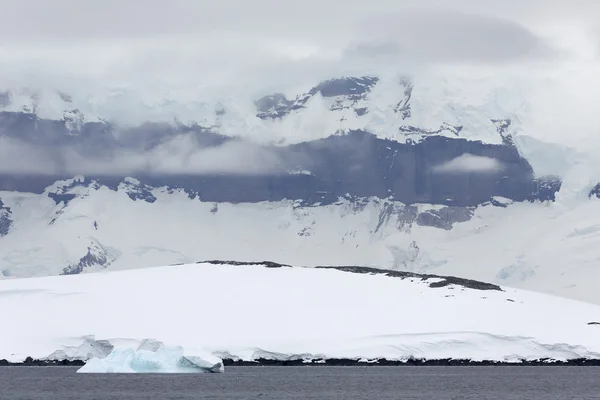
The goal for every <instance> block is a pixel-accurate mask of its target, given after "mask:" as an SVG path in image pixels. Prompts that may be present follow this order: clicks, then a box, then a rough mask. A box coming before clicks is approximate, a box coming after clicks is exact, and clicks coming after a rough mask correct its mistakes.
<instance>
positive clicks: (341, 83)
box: [254, 76, 379, 119]
mask: <svg viewBox="0 0 600 400" xmlns="http://www.w3.org/2000/svg"><path fill="white" fill-rule="evenodd" d="M377 82H379V78H377V77H374V76H361V77H348V78H336V79H330V80H327V81H324V82H321V83H319V84H318V85H317V86H315V87H313V88H312V89H310V90H309V91H308V92H307V93H304V94H301V95H298V96H296V99H295V100H288V99H287V98H286V97H285V95H283V94H282V93H275V94H272V95H269V96H264V97H261V98H260V99H258V100H257V101H256V102H255V103H254V105H255V106H256V110H257V114H256V116H257V117H258V118H261V119H277V118H283V117H284V116H286V115H288V114H289V113H291V112H292V111H294V110H299V109H301V108H304V106H305V105H306V103H307V102H308V101H309V100H310V99H311V98H312V97H313V96H314V95H316V94H317V93H321V96H323V97H339V99H337V100H336V102H335V103H334V104H333V105H332V106H331V110H332V111H335V110H341V109H344V108H350V107H353V106H354V105H356V103H358V102H359V101H360V100H365V99H366V98H367V95H368V94H369V93H370V92H371V89H372V88H373V86H375V85H376V84H377ZM353 108H354V107H353ZM354 111H355V112H356V114H357V115H358V116H361V115H364V114H366V113H367V112H368V110H367V108H366V107H357V108H354Z"/></svg>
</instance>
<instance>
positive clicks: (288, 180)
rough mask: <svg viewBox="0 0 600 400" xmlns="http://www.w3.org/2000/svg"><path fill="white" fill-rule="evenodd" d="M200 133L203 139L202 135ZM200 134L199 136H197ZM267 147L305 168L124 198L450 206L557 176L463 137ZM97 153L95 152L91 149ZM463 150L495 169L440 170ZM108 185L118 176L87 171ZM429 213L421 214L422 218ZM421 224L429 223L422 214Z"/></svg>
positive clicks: (210, 140) (511, 152)
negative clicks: (174, 195)
mask: <svg viewBox="0 0 600 400" xmlns="http://www.w3.org/2000/svg"><path fill="white" fill-rule="evenodd" d="M203 135H204V134H202V133H198V135H197V137H198V138H199V139H198V142H199V143H200V142H202V143H206V145H205V147H211V146H213V145H214V143H221V142H222V141H227V140H232V139H226V138H223V137H220V136H218V135H215V134H212V133H210V134H206V136H205V137H204V136H203ZM203 137H204V138H203ZM201 138H203V139H201ZM266 150H268V151H269V152H271V153H273V154H274V155H276V156H277V157H278V158H279V159H281V160H284V162H285V163H286V165H285V167H287V168H288V169H290V170H292V169H298V168H301V169H304V170H308V171H310V173H311V174H290V173H281V174H274V175H253V176H248V175H232V174H218V175H217V174H208V175H190V174H182V175H149V174H139V175H138V176H135V178H137V179H139V180H140V181H141V182H142V186H140V187H138V188H133V187H131V188H130V190H129V194H130V197H131V198H132V199H133V200H139V199H142V200H144V201H149V202H153V201H155V200H156V199H153V196H152V195H151V193H150V192H149V190H150V189H149V188H148V187H147V186H144V185H149V186H152V187H159V186H167V187H171V188H184V189H185V190H186V191H188V193H189V194H190V197H197V198H199V199H201V200H202V201H209V202H231V203H241V202H259V201H280V200H284V199H291V200H302V203H303V204H305V205H312V204H322V205H323V204H332V203H335V202H337V201H338V199H339V198H340V197H346V196H347V195H350V196H351V197H354V198H368V197H378V198H382V199H383V198H391V199H393V200H396V201H400V202H403V203H405V204H414V203H427V204H443V205H448V206H475V205H478V204H482V203H485V202H488V201H490V199H491V197H492V196H501V197H506V198H508V199H511V200H514V201H525V200H537V199H540V200H553V199H554V194H555V192H556V190H558V188H560V181H559V180H553V179H541V180H536V179H535V178H534V176H533V171H532V168H531V166H530V165H529V164H528V163H527V161H526V160H525V159H523V158H521V157H520V156H519V154H518V152H517V151H516V149H515V148H513V147H510V146H504V145H491V144H484V143H482V142H479V141H469V140H466V139H459V138H457V139H450V138H446V137H440V136H431V137H427V138H425V139H424V140H423V141H421V142H419V143H412V144H404V143H398V142H395V141H391V140H385V139H379V138H377V137H376V136H374V135H372V134H370V133H367V132H364V131H352V132H349V133H348V134H345V135H334V136H330V137H328V138H326V139H321V140H316V141H312V142H305V143H300V144H295V145H290V146H286V147H278V146H273V147H267V148H266ZM97 151H99V150H97ZM465 154H467V155H471V156H479V157H486V158H489V159H493V160H496V161H497V162H498V163H499V164H500V165H501V166H502V168H501V169H499V170H495V171H484V172H478V171H470V172H469V171H460V170H459V171H450V172H439V171H437V170H436V167H438V166H440V165H444V164H445V163H448V162H450V161H452V160H454V159H456V158H457V157H460V156H464V155H465ZM65 178H70V176H30V177H18V178H17V177H14V176H6V175H5V176H1V177H0V189H2V190H19V191H32V192H38V193H39V192H42V191H43V190H44V188H45V187H47V186H49V185H51V184H52V183H54V182H55V181H56V180H58V179H65ZM91 180H97V181H98V182H99V183H100V184H104V185H107V186H109V187H111V188H116V186H117V185H118V184H119V182H121V181H122V180H123V177H107V176H90V177H87V178H86V180H85V182H84V183H77V184H85V183H87V182H90V181H91ZM65 192H66V191H63V192H56V193H53V194H50V196H51V197H52V198H53V199H54V200H55V201H56V202H57V203H60V202H61V201H63V202H65V201H66V202H68V201H70V200H72V198H73V196H72V194H69V193H65ZM424 218H427V217H424ZM421 222H423V223H425V224H427V223H428V222H427V221H426V220H423V219H422V220H421Z"/></svg>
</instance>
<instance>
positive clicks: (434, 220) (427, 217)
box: [416, 207, 473, 231]
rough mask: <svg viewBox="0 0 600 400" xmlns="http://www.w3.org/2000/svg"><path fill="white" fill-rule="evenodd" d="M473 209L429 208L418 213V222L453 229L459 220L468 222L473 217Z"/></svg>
mask: <svg viewBox="0 0 600 400" xmlns="http://www.w3.org/2000/svg"><path fill="white" fill-rule="evenodd" d="M472 215H473V210H471V209H470V208H466V207H444V208H442V209H440V210H429V211H426V212H422V213H420V214H419V215H418V217H417V219H416V222H417V225H420V226H431V227H434V228H439V229H444V230H447V231H449V230H451V229H452V225H453V224H455V223H457V222H466V221H468V220H470V219H471V216H472Z"/></svg>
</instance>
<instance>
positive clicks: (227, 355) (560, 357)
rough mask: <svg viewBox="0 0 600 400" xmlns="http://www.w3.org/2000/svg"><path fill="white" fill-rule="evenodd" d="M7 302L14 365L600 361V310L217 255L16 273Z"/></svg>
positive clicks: (397, 276) (441, 283)
mask: <svg viewBox="0 0 600 400" xmlns="http://www.w3.org/2000/svg"><path fill="white" fill-rule="evenodd" d="M0 308H1V309H2V313H3V321H4V322H5V323H4V324H3V329H2V330H1V331H0V339H1V340H0V360H2V359H4V360H6V361H5V363H19V362H23V361H25V360H26V359H27V358H28V357H30V359H33V360H39V361H42V362H53V361H74V360H81V361H89V360H92V359H93V361H91V362H90V363H88V365H91V366H89V367H87V369H88V370H89V371H93V370H94V368H100V369H102V368H104V367H106V363H107V362H108V361H110V360H111V358H108V360H107V359H106V358H107V357H112V360H113V361H114V360H115V359H118V358H119V357H121V358H120V359H121V360H125V361H124V362H123V363H124V364H127V365H129V366H131V365H132V364H131V363H132V361H131V360H132V359H134V358H135V351H129V352H128V351H127V350H126V349H140V348H141V349H142V350H146V351H153V352H156V351H157V350H159V353H156V354H155V356H153V357H155V359H154V361H156V358H159V359H161V360H165V357H162V356H161V354H160V351H163V350H164V351H165V352H167V353H168V352H169V351H171V352H173V351H174V353H177V354H175V355H174V356H173V357H170V358H169V357H166V359H170V360H175V364H177V363H179V362H180V360H181V358H182V357H186V358H187V359H188V361H189V360H191V361H192V363H194V362H198V363H200V364H199V365H200V366H201V367H202V368H205V369H206V368H207V369H211V368H213V369H214V370H215V371H217V372H219V370H220V369H221V368H222V365H221V366H220V367H219V359H222V360H228V362H243V361H257V360H263V361H264V360H267V361H269V360H270V361H281V362H286V361H300V362H306V363H310V362H326V361H327V360H350V361H361V362H363V361H364V362H373V361H376V360H383V359H385V360H387V361H399V362H403V361H409V360H447V359H455V360H471V361H473V362H482V361H496V362H514V363H526V362H528V361H534V360H555V361H572V360H600V326H599V325H598V324H596V322H597V321H600V306H597V305H592V304H586V303H582V302H577V301H573V300H567V299H563V298H559V297H554V296H550V295H545V294H538V293H533V292H527V291H522V290H517V289H509V288H503V287H499V286H495V285H491V284H486V283H481V282H477V281H470V280H464V279H460V278H446V277H435V276H427V275H418V274H412V273H402V272H392V271H382V270H374V269H368V268H361V267H321V268H300V267H290V266H283V265H279V264H275V263H231V262H204V263H198V264H187V265H178V266H168V267H157V268H148V269H138V270H130V271H118V272H107V273H94V274H81V275H73V276H54V277H43V278H29V279H15V280H4V281H0ZM147 338H152V339H153V340H151V341H148V340H146V341H144V339H147ZM159 341H160V342H161V343H160V344H159V345H157V343H159ZM140 345H141V347H140ZM161 348H162V349H163V350H160V349H161ZM173 349H175V350H173ZM174 353H171V355H173V354H174ZM111 354H112V355H111ZM165 354H166V353H165ZM188 356H189V357H188ZM194 357H196V358H194ZM150 358H152V357H150ZM103 359H104V360H105V361H103ZM146 359H147V358H146ZM161 362H162V361H161ZM205 362H206V363H205ZM211 363H212V364H211ZM150 364H152V362H151V363H150ZM159 364H160V363H159ZM167 364H168V367H169V366H173V363H171V364H169V363H167ZM152 365H156V363H155V364H152ZM160 365H163V364H160ZM103 366H104V367H103ZM188 366H189V365H188ZM111 368H113V371H114V367H111ZM124 368H125V367H124ZM152 368H154V367H152ZM169 368H170V367H169ZM85 369H86V368H84V371H82V372H85ZM104 369H105V372H106V370H107V369H108V368H104ZM142 370H143V368H142ZM128 372H136V371H135V368H133V371H128ZM144 372H148V371H144Z"/></svg>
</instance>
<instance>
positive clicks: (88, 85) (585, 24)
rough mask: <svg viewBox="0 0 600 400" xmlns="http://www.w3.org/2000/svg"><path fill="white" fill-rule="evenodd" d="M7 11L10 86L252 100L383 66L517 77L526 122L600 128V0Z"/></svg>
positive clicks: (276, 1)
mask: <svg viewBox="0 0 600 400" xmlns="http://www.w3.org/2000/svg"><path fill="white" fill-rule="evenodd" d="M0 9H1V10H2V13H3V17H4V18H3V21H2V24H0V87H10V88H12V87H19V86H24V85H27V86H29V87H35V88H40V89H51V90H64V91H66V92H69V93H76V94H77V93H79V94H83V95H89V98H90V99H91V100H90V101H98V102H100V101H102V100H99V98H100V97H101V96H100V95H97V93H100V92H103V91H104V92H106V91H110V90H113V89H114V88H119V89H122V88H126V89H127V90H130V91H132V92H136V91H137V92H139V93H144V96H145V97H146V98H159V97H160V96H163V95H165V93H167V94H173V93H179V92H178V90H179V89H180V88H184V89H185V88H187V89H189V88H192V89H190V90H193V91H194V92H195V93H199V92H202V93H213V92H215V91H217V92H218V91H222V92H226V93H229V96H230V97H235V96H242V93H243V96H247V99H248V100H249V99H251V98H253V97H254V98H255V96H259V95H265V94H270V93H272V92H273V91H282V92H285V93H286V94H288V93H289V94H297V93H300V92H301V90H306V88H307V85H308V87H310V85H314V84H315V83H316V82H318V81H319V80H322V79H326V78H330V77H333V76H340V75H347V74H352V73H359V72H374V73H376V72H378V71H380V70H382V69H392V70H394V72H398V73H399V72H402V73H408V74H427V73H432V74H437V75H448V76H449V77H451V76H452V74H459V75H460V76H461V77H464V76H469V77H473V78H474V79H475V78H477V77H478V76H485V77H486V78H485V79H497V80H498V85H504V84H505V83H504V82H516V80H514V79H513V78H515V77H517V78H518V81H519V82H527V85H528V86H530V87H528V88H527V90H526V91H525V92H526V93H527V98H526V99H525V100H526V101H527V102H528V104H529V105H530V110H531V111H530V113H531V115H530V116H529V117H528V119H527V120H524V121H522V123H523V127H524V129H527V130H529V131H531V132H535V133H536V134H538V135H541V134H542V133H543V135H545V136H544V138H546V139H547V140H549V141H552V142H561V141H562V142H564V143H568V144H570V145H573V144H574V145H575V146H580V147H589V146H588V145H587V144H586V143H587V142H586V141H587V140H588V139H589V138H595V137H598V135H599V132H600V122H599V121H597V118H596V117H595V113H596V112H597V110H598V109H600V100H598V99H597V97H598V96H597V93H598V92H599V91H600V77H598V75H600V74H598V72H597V71H599V70H600V69H598V68H600V24H599V23H598V20H600V17H599V16H600V2H598V1H593V0H571V1H565V0H504V1H498V0H494V1H492V0H452V1H447V0H370V1H364V0H303V1H288V0H252V1H248V0H219V1H214V0H210V1H209V0H172V1H166V0H85V1H83V0H52V1H48V0H30V1H27V2H24V1H13V0H0ZM490 77H491V78H490ZM508 89H510V87H508ZM104 92H103V93H104ZM180 92H181V93H183V92H184V90H183V89H182V90H181V91H180ZM519 92H523V90H521V91H519ZM94 93H95V94H94ZM186 93H188V92H186ZM152 96H154V97H152ZM187 96H189V94H188V95H187ZM115 118H117V117H115ZM572 137H577V140H575V141H574V140H572V139H571V138H572ZM598 142H599V143H600V140H598ZM218 158H220V157H217V159H218ZM238 167H239V166H236V168H238Z"/></svg>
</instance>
